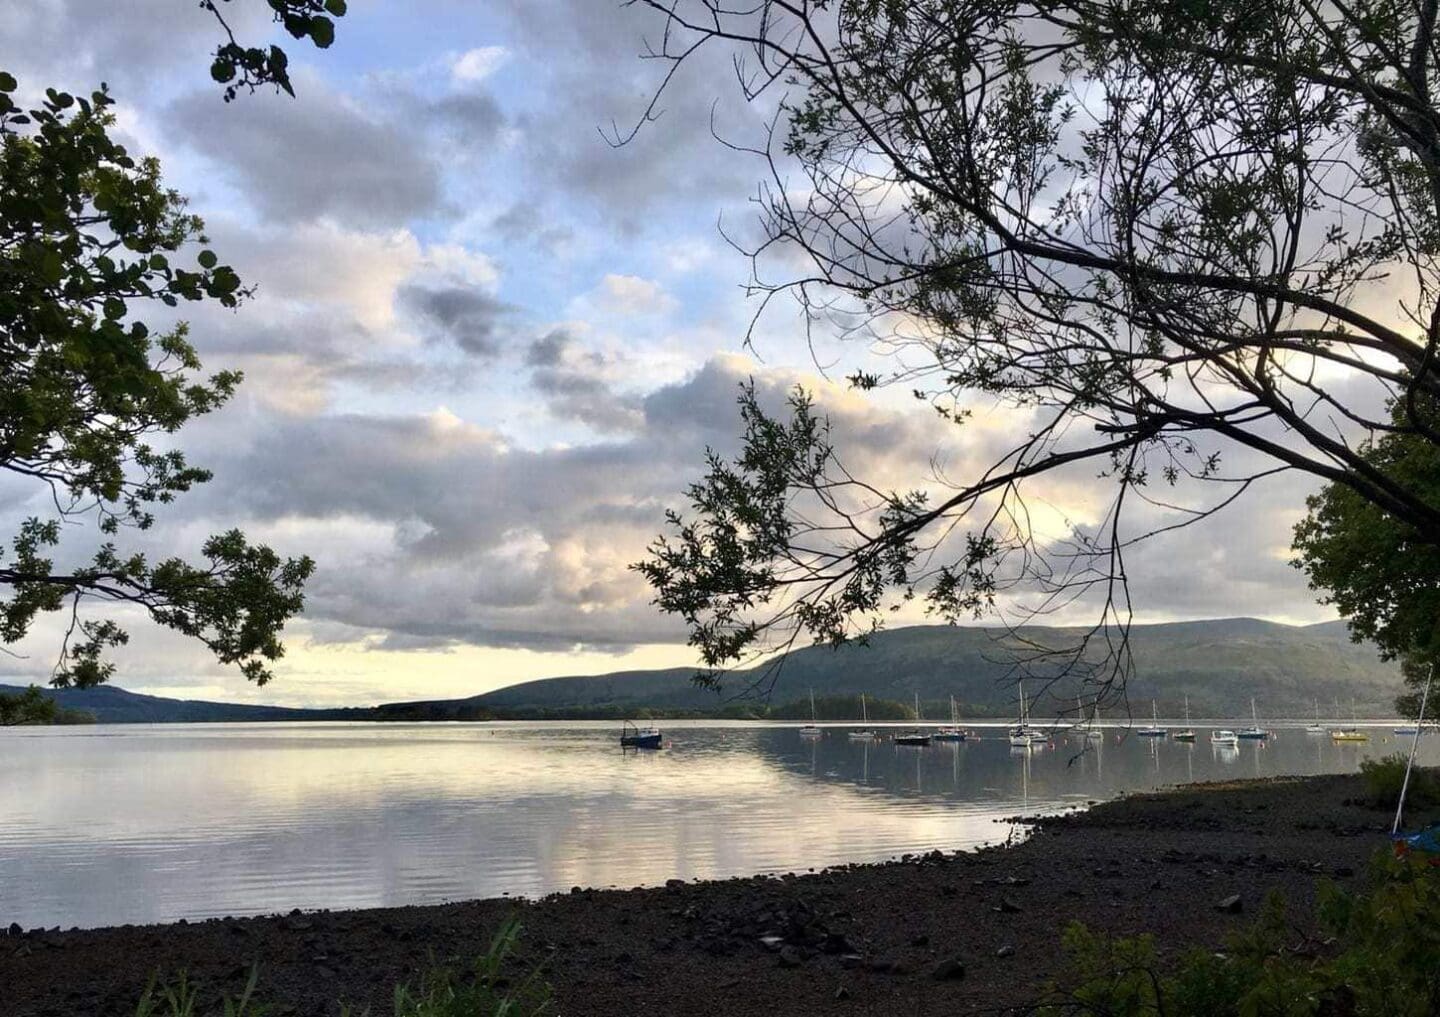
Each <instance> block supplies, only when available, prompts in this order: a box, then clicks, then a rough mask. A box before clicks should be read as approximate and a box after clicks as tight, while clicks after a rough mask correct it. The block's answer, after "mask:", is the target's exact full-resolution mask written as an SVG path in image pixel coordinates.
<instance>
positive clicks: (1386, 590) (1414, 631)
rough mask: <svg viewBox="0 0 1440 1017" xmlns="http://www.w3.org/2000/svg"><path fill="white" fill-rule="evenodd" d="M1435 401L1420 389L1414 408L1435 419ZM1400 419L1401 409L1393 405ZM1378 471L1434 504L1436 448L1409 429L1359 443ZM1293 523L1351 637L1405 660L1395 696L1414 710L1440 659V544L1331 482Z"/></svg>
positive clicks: (1318, 584) (1300, 551) (1313, 577)
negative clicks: (1402, 690)
mask: <svg viewBox="0 0 1440 1017" xmlns="http://www.w3.org/2000/svg"><path fill="white" fill-rule="evenodd" d="M1436 406H1437V404H1436V401H1435V400H1434V399H1433V398H1430V397H1423V398H1421V399H1419V400H1418V401H1417V403H1416V411H1417V412H1419V413H1420V414H1422V415H1423V416H1424V418H1425V419H1426V420H1427V421H1430V422H1434V421H1436V420H1440V413H1437V412H1436ZM1392 415H1393V417H1394V418H1395V420H1396V423H1397V424H1400V423H1403V420H1404V417H1405V415H1406V410H1405V409H1404V408H1402V407H1401V406H1399V405H1397V406H1395V407H1392ZM1360 451H1361V454H1363V455H1364V456H1365V460H1366V462H1368V463H1369V464H1370V465H1371V466H1372V467H1374V468H1375V469H1376V470H1378V471H1380V472H1382V473H1385V474H1386V475H1387V476H1392V477H1395V478H1397V479H1398V480H1399V481H1400V482H1401V483H1403V484H1405V485H1406V486H1407V487H1409V488H1411V489H1413V490H1415V491H1418V492H1421V493H1422V494H1423V495H1424V496H1425V497H1426V498H1427V499H1428V500H1429V501H1430V503H1431V504H1434V505H1440V446H1436V445H1435V444H1434V443H1433V442H1430V441H1427V440H1425V439H1423V438H1422V437H1419V436H1417V435H1416V434H1414V433H1412V432H1409V431H1406V430H1396V431H1392V432H1389V433H1385V434H1382V435H1380V436H1379V437H1378V438H1376V439H1375V440H1373V441H1370V442H1367V443H1365V444H1364V445H1362V446H1361V449H1360ZM1306 505H1307V507H1308V509H1309V512H1308V513H1307V515H1306V516H1305V518H1304V519H1303V520H1301V521H1300V522H1299V523H1298V524H1297V525H1296V527H1295V541H1294V549H1295V552H1296V559H1295V565H1296V567H1297V568H1300V569H1302V570H1303V571H1304V572H1305V574H1306V576H1307V577H1308V578H1309V581H1310V586H1311V588H1312V589H1315V590H1320V591H1324V597H1323V603H1328V604H1334V605H1335V607H1336V608H1337V609H1338V610H1339V611H1340V613H1341V614H1342V615H1344V616H1345V618H1346V619H1348V620H1349V623H1350V633H1351V636H1352V637H1353V638H1354V639H1355V640H1356V641H1359V640H1362V639H1368V640H1370V641H1371V642H1373V643H1374V644H1375V645H1376V646H1378V647H1379V648H1380V652H1381V655H1382V656H1384V657H1385V659H1387V660H1394V659H1399V660H1401V661H1402V665H1403V666H1402V671H1403V674H1404V677H1405V682H1406V684H1407V685H1408V686H1409V687H1410V689H1411V692H1409V693H1407V694H1405V695H1402V696H1401V697H1400V698H1399V699H1397V700H1396V705H1397V706H1398V707H1399V708H1400V710H1401V712H1402V713H1404V714H1406V715H1408V716H1412V717H1413V716H1415V715H1416V713H1418V712H1419V708H1420V702H1419V690H1420V688H1421V687H1422V686H1424V684H1425V680H1426V678H1427V676H1428V674H1429V671H1430V667H1431V665H1432V664H1433V663H1434V662H1436V661H1437V660H1440V546H1437V543H1436V541H1435V540H1434V537H1433V535H1427V534H1425V533H1423V532H1421V531H1420V530H1419V529H1417V528H1416V527H1415V526H1413V525H1411V524H1409V523H1406V522H1404V521H1401V520H1398V519H1396V518H1395V517H1394V516H1391V515H1389V514H1388V513H1386V512H1384V511H1383V510H1382V509H1380V508H1379V506H1377V505H1375V504H1374V503H1373V502H1369V501H1366V500H1365V499H1364V498H1362V497H1360V495H1359V494H1357V493H1356V492H1355V491H1354V490H1353V489H1351V488H1349V487H1345V486H1344V485H1340V484H1328V485H1326V486H1325V487H1324V488H1323V489H1322V490H1321V491H1320V493H1319V494H1316V495H1313V496H1312V497H1310V498H1309V499H1308V500H1307V501H1306Z"/></svg>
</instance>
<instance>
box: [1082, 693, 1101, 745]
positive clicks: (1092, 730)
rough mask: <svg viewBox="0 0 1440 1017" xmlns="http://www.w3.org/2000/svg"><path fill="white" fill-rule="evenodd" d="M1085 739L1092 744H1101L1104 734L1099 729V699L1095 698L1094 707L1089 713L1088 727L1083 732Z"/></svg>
mask: <svg viewBox="0 0 1440 1017" xmlns="http://www.w3.org/2000/svg"><path fill="white" fill-rule="evenodd" d="M1085 737H1086V738H1087V739H1089V740H1090V741H1092V742H1103V741H1104V740H1105V732H1104V731H1102V730H1101V729H1100V699H1099V697H1098V696H1097V697H1096V699H1095V706H1094V708H1093V709H1091V711H1090V726H1089V728H1087V729H1086V731H1085Z"/></svg>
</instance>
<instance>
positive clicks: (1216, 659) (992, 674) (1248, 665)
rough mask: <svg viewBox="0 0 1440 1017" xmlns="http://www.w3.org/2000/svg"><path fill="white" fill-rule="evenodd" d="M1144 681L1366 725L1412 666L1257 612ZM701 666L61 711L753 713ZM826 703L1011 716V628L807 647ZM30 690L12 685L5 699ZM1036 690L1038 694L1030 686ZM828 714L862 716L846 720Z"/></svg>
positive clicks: (1222, 705)
mask: <svg viewBox="0 0 1440 1017" xmlns="http://www.w3.org/2000/svg"><path fill="white" fill-rule="evenodd" d="M1077 631H1078V630H1073V629H1059V628H1043V627H1035V628H1028V629H1026V630H1025V636H1026V637H1027V638H1028V639H1030V640H1033V641H1035V642H1037V643H1041V644H1044V645H1048V646H1059V645H1064V643H1065V641H1066V640H1069V639H1073V638H1074V636H1075V635H1076V633H1077ZM1131 644H1132V646H1133V649H1134V655H1135V663H1136V675H1135V677H1134V679H1133V680H1132V681H1131V682H1130V686H1129V699H1130V704H1131V708H1132V709H1133V710H1134V711H1135V712H1136V713H1144V714H1148V713H1149V701H1150V700H1151V699H1154V700H1156V701H1157V703H1158V705H1159V711H1160V713H1161V715H1162V716H1172V717H1174V716H1178V715H1179V714H1180V713H1181V710H1182V704H1183V702H1184V697H1185V696H1186V695H1188V696H1189V697H1190V710H1191V713H1192V715H1193V716H1194V717H1196V718H1204V717H1240V716H1248V715H1249V712H1250V706H1249V704H1250V698H1251V697H1252V696H1254V697H1255V699H1256V701H1257V703H1258V706H1259V711H1260V714H1261V716H1262V717H1268V718H1276V717H1308V716H1310V715H1311V711H1312V709H1313V705H1312V704H1313V702H1314V701H1315V700H1317V699H1318V700H1319V702H1320V706H1321V715H1322V717H1326V718H1328V717H1330V716H1332V715H1333V714H1334V712H1335V706H1334V704H1336V703H1338V704H1339V713H1340V715H1341V716H1343V717H1346V718H1348V717H1349V715H1350V702H1351V699H1352V697H1353V698H1354V700H1355V708H1356V711H1357V713H1358V714H1359V716H1362V717H1388V716H1393V715H1394V713H1395V708H1394V703H1393V700H1394V698H1395V696H1396V694H1397V693H1398V692H1399V691H1400V674H1399V668H1398V666H1397V665H1395V664H1393V663H1385V662H1382V661H1381V660H1380V659H1379V656H1378V655H1377V654H1376V652H1375V651H1374V649H1373V648H1372V647H1369V646H1366V645H1357V644H1355V643H1352V642H1350V639H1349V635H1348V632H1347V631H1346V628H1345V625H1344V623H1343V622H1326V623H1323V624H1320V625H1310V626H1292V625H1280V624H1276V623H1274V622H1266V621H1258V620H1256V619H1253V618H1226V619H1218V620H1212V621H1197V622H1177V623H1171V624H1161V625H1137V626H1135V627H1134V628H1133V629H1132V631H1131ZM693 674H694V671H693V669H691V668H670V669H666V670H655V671H619V672H615V673H613V674H604V675H584V676H575V677H567V678H545V679H540V680H538V681H529V682H522V683H520V684H517V685H511V686H508V687H506V688H502V689H499V690H496V691H494V692H487V693H484V694H482V695H477V696H470V697H468V698H464V699H450V700H426V701H419V702H401V703H387V704H383V705H380V706H375V707H359V708H353V709H327V710H313V709H293V708H288V707H279V706H251V705H241V704H236V703H209V702H203V701H199V700H182V699H168V698H164V697H161V696H147V695H139V694H137V693H132V692H126V691H125V690H124V689H120V688H116V687H114V686H101V687H99V688H95V689H84V690H81V689H60V690H56V691H54V692H53V693H52V694H53V695H54V696H55V698H56V699H57V700H59V702H60V705H61V706H64V707H71V708H75V709H80V710H88V711H89V712H91V713H93V714H95V716H96V718H97V719H98V720H100V721H101V722H103V723H159V722H175V721H197V722H198V721H250V722H255V721H279V720H292V721H293V720H483V719H489V718H492V717H493V718H529V717H572V718H579V717H587V716H588V717H599V718H606V717H620V716H631V715H636V714H641V713H643V712H645V711H653V712H655V713H657V714H696V715H705V714H710V715H716V714H722V713H725V714H729V715H744V714H745V713H746V712H747V711H748V710H751V709H753V708H754V706H755V705H757V704H756V701H755V700H754V699H753V697H752V698H748V699H740V700H735V699H734V697H735V695H736V694H737V693H739V692H740V691H741V690H742V689H743V688H744V686H745V685H746V684H747V678H754V677H755V676H756V672H753V671H752V672H739V673H736V674H734V675H731V676H729V677H728V679H727V681H726V685H725V688H724V689H723V690H722V691H721V692H720V693H716V692H714V691H710V690H707V689H702V688H698V687H697V686H695V685H694V684H693V683H692V682H691V680H690V679H691V677H692V675H693ZM812 688H813V689H814V690H815V694H816V695H817V697H821V698H833V697H855V696H858V695H859V694H860V693H862V692H863V693H864V694H865V695H866V696H868V697H870V698H872V699H886V700H893V701H898V702H902V703H909V702H910V701H911V700H912V697H913V696H915V695H917V694H918V695H919V697H920V699H921V700H922V702H923V703H924V704H925V705H924V710H925V713H926V715H927V716H932V717H938V716H939V715H940V712H941V710H942V704H944V703H946V702H947V701H948V699H949V697H950V696H952V695H953V696H955V697H956V699H957V700H959V702H960V704H961V709H962V714H963V716H966V717H1008V716H1012V715H1013V713H1014V710H1015V706H1014V704H1015V701H1016V692H1015V688H1014V683H1013V680H1012V678H1011V669H1010V665H1009V664H1008V663H1007V648H1006V643H1005V641H1004V638H1003V637H1002V635H1001V633H1000V632H999V631H998V630H994V629H982V628H969V627H965V628H962V627H954V626H947V625H925V626H912V627H908V628H897V629H891V630H888V631H885V632H881V633H879V634H877V635H876V636H874V637H873V638H872V640H871V642H870V645H869V646H845V647H841V648H840V649H838V650H832V649H830V648H829V647H807V648H805V649H800V650H796V651H795V652H793V653H791V654H790V655H789V657H788V658H787V659H786V660H785V666H784V668H783V669H782V670H781V672H780V675H779V678H778V680H777V682H776V685H775V688H774V690H773V692H772V693H771V696H770V702H772V703H776V704H779V703H785V702H787V701H792V700H797V699H800V698H802V697H804V696H806V694H807V693H808V691H809V690H810V689H812ZM15 691H19V690H18V689H17V688H14V687H9V686H0V692H15ZM1027 691H1029V692H1030V694H1031V695H1032V696H1033V695H1035V694H1036V693H1037V692H1038V691H1039V689H1038V688H1037V687H1036V686H1035V685H1033V684H1032V685H1031V686H1030V688H1029V689H1028V690H1027ZM1073 697H1074V686H1073V684H1071V685H1067V684H1066V683H1064V682H1060V683H1057V685H1056V686H1054V687H1053V688H1052V689H1051V690H1050V691H1049V692H1048V693H1047V698H1046V699H1045V700H1043V701H1041V702H1040V703H1038V704H1037V705H1036V706H1035V707H1034V708H1033V709H1034V712H1035V714H1036V716H1052V715H1054V714H1055V713H1056V712H1057V711H1058V710H1060V709H1062V708H1068V707H1069V706H1070V705H1071V704H1072V703H1073V701H1074V698H1073ZM826 719H849V718H847V717H835V718H826Z"/></svg>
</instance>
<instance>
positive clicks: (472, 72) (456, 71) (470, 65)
mask: <svg viewBox="0 0 1440 1017" xmlns="http://www.w3.org/2000/svg"><path fill="white" fill-rule="evenodd" d="M509 59H510V51H509V50H508V49H506V48H505V47H504V46H481V47H479V48H477V49H472V50H467V51H466V52H464V53H461V54H460V55H459V56H457V57H456V58H455V60H454V62H453V63H452V64H451V65H450V75H451V77H452V78H454V80H455V81H457V82H475V81H484V80H485V79H486V78H488V77H489V76H490V75H492V74H494V73H495V72H496V71H497V70H499V69H500V67H502V66H503V65H504V64H505V62H506V61H507V60H509Z"/></svg>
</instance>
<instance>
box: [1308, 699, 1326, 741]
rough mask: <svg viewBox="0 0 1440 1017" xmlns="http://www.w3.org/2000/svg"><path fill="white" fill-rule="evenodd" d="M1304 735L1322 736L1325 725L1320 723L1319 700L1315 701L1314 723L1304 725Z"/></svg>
mask: <svg viewBox="0 0 1440 1017" xmlns="http://www.w3.org/2000/svg"><path fill="white" fill-rule="evenodd" d="M1305 733H1306V734H1324V733H1325V725H1324V724H1322V723H1320V700H1319V699H1318V698H1317V699H1316V700H1315V723H1313V724H1306V725H1305Z"/></svg>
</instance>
